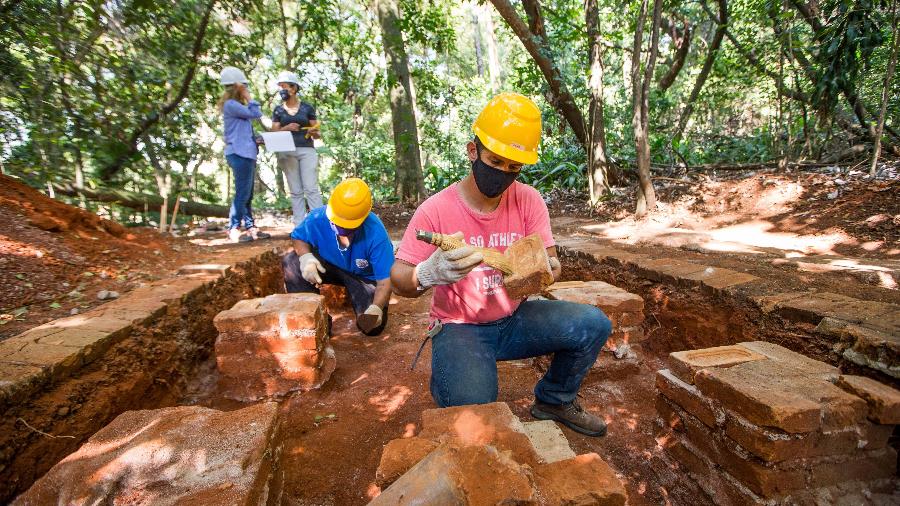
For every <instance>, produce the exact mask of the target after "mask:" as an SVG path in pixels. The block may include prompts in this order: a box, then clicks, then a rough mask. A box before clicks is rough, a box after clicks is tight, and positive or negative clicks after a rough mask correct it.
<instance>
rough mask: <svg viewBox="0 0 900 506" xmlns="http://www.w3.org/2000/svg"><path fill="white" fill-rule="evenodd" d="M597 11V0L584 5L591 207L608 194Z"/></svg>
mask: <svg viewBox="0 0 900 506" xmlns="http://www.w3.org/2000/svg"><path fill="white" fill-rule="evenodd" d="M599 17H600V10H599V8H598V7H597V0H587V1H586V2H585V26H586V27H587V36H588V41H589V42H590V66H591V67H590V77H589V79H588V86H589V88H590V91H591V104H590V107H589V111H588V114H589V120H588V129H589V131H590V144H589V149H588V163H587V170H588V190H589V194H590V199H591V205H592V206H593V205H596V204H597V202H598V201H599V200H600V197H602V196H603V195H604V194H605V193H607V192H608V191H609V177H608V176H609V162H608V158H607V156H606V131H605V128H604V124H603V120H604V119H603V46H602V44H601V38H600V29H599V28H598V26H597V25H598V22H599Z"/></svg>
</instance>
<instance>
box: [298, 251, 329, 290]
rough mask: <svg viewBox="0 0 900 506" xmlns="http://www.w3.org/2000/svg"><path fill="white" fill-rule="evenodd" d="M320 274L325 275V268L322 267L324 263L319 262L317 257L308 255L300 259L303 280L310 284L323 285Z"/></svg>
mask: <svg viewBox="0 0 900 506" xmlns="http://www.w3.org/2000/svg"><path fill="white" fill-rule="evenodd" d="M320 272H321V273H322V274H325V267H324V266H322V263H321V262H319V259H318V258H316V256H315V255H313V254H312V253H306V254H305V255H303V256H302V257H300V274H301V275H302V276H303V279H305V280H306V281H308V282H309V283H310V284H313V285H321V284H322V276H319V273H320Z"/></svg>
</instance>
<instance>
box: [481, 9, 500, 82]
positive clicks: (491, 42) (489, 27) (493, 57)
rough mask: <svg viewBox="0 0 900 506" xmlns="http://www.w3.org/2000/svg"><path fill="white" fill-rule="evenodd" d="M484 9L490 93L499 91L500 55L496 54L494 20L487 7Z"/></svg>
mask: <svg viewBox="0 0 900 506" xmlns="http://www.w3.org/2000/svg"><path fill="white" fill-rule="evenodd" d="M482 8H483V9H484V27H485V33H487V47H488V75H489V76H490V78H491V93H497V92H498V91H500V55H499V54H498V53H497V34H495V33H494V18H493V13H492V11H491V10H490V9H489V8H487V6H484V7H482Z"/></svg>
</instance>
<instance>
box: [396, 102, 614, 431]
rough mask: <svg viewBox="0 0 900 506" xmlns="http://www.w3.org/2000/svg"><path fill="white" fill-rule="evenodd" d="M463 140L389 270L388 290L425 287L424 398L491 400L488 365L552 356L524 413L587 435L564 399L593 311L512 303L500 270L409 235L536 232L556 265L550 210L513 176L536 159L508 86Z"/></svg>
mask: <svg viewBox="0 0 900 506" xmlns="http://www.w3.org/2000/svg"><path fill="white" fill-rule="evenodd" d="M473 130H474V132H475V139H474V140H473V141H472V142H469V143H468V145H467V151H468V156H469V160H470V161H471V162H472V172H471V173H470V174H469V175H468V176H466V177H465V178H464V179H462V180H461V181H459V182H458V183H455V184H452V185H450V186H448V187H447V188H445V189H444V190H442V191H440V192H439V193H437V194H436V195H433V196H432V197H430V198H429V199H428V200H426V201H425V202H424V203H423V204H422V205H421V206H419V208H418V209H417V210H416V213H415V215H414V216H413V218H412V220H411V221H410V223H409V226H408V227H407V229H406V233H405V234H404V235H403V241H402V243H401V245H400V249H399V251H398V252H397V261H396V262H395V263H394V267H393V268H392V269H391V283H392V285H393V287H394V291H395V293H397V294H399V295H401V296H404V297H418V296H419V295H421V294H422V293H424V292H425V291H427V290H428V289H429V288H434V297H433V300H432V304H431V318H432V320H433V321H434V322H435V324H434V327H433V328H434V329H439V330H438V331H436V332H430V335H432V359H431V394H432V397H433V398H434V400H435V402H436V403H437V404H438V405H439V406H441V407H447V406H458V405H463V404H481V403H487V402H494V401H496V400H497V361H499V360H517V359H522V358H528V357H536V356H540V355H547V354H553V361H552V362H551V364H550V367H549V368H548V370H547V373H546V374H545V375H544V377H543V378H541V380H540V381H539V382H538V383H537V385H536V386H535V389H534V394H535V403H534V405H532V407H531V414H532V415H533V416H534V417H535V418H538V419H542V420H556V421H559V422H561V423H563V424H565V425H566V426H568V427H570V428H571V429H573V430H576V431H578V432H581V433H583V434H588V435H591V436H602V435H604V434H606V424H605V423H604V422H603V420H601V419H600V418H599V417H597V416H596V415H593V414H591V413H588V412H587V411H584V410H583V409H582V408H581V406H579V404H578V402H577V401H576V395H577V393H578V389H579V388H580V387H581V381H582V380H583V379H584V376H585V375H586V374H587V372H588V370H590V368H591V366H592V365H593V364H594V361H595V360H596V359H597V355H598V354H599V353H600V349H601V348H602V347H603V344H604V343H605V342H606V339H607V337H609V334H610V332H611V330H612V326H611V324H610V321H609V319H608V318H607V317H606V315H604V314H603V312H602V311H600V310H599V309H597V308H596V307H593V306H589V305H585V304H575V303H571V302H565V301H551V300H534V301H523V300H518V299H512V298H510V297H509V295H508V294H507V292H506V289H505V288H504V286H503V275H502V273H500V272H499V271H497V270H495V269H494V268H492V267H489V266H487V265H485V264H483V263H482V255H481V253H479V252H477V251H476V250H475V249H473V248H472V247H464V248H459V249H456V250H451V251H443V250H441V249H439V248H436V247H435V246H432V245H430V244H427V243H425V242H422V241H417V240H416V237H415V235H416V230H426V231H430V232H440V233H442V234H456V236H457V237H459V238H461V239H462V240H463V241H464V242H465V243H466V244H469V245H471V246H477V247H486V248H493V249H497V250H500V251H503V250H505V249H506V248H507V247H508V246H509V245H510V244H512V243H513V242H514V241H516V240H517V239H519V238H522V237H525V236H527V235H531V234H538V235H539V236H540V237H541V239H542V240H543V242H544V246H545V247H546V248H547V253H548V254H549V257H550V268H551V269H552V271H553V276H554V278H559V274H560V272H561V266H560V263H559V260H558V259H557V256H556V247H555V242H554V241H553V234H552V233H551V231H550V216H549V213H548V212H547V206H546V204H544V200H543V199H542V198H541V195H540V194H539V193H538V192H537V190H535V189H534V188H532V187H530V186H528V185H526V184H524V183H519V182H516V181H515V179H516V177H517V176H518V174H519V172H520V171H521V170H522V166H523V165H525V164H533V163H535V162H536V161H537V145H538V142H539V140H540V132H541V115H540V110H539V109H538V108H537V106H536V105H535V104H534V102H532V101H531V100H529V99H528V98H526V97H524V96H522V95H518V94H515V93H502V94H500V95H498V96H496V97H494V98H493V99H492V100H491V101H490V102H489V103H488V105H487V106H486V107H485V108H484V110H483V111H482V112H481V114H479V116H478V118H477V119H476V120H475V123H474V125H473Z"/></svg>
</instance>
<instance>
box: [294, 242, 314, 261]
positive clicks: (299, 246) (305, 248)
mask: <svg viewBox="0 0 900 506" xmlns="http://www.w3.org/2000/svg"><path fill="white" fill-rule="evenodd" d="M293 246H294V251H295V252H296V253H297V256H298V257H302V256H303V255H305V254H307V253H312V248H310V247H309V244H308V243H306V242H305V241H301V240H300V239H293Z"/></svg>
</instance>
